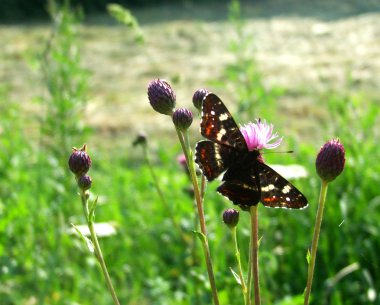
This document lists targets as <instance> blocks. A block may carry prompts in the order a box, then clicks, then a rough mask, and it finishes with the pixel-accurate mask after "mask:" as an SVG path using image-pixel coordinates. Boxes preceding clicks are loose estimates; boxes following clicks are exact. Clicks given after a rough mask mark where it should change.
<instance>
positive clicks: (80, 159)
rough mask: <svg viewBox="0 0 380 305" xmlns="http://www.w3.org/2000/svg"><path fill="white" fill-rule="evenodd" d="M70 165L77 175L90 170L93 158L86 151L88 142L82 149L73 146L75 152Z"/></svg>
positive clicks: (70, 159)
mask: <svg viewBox="0 0 380 305" xmlns="http://www.w3.org/2000/svg"><path fill="white" fill-rule="evenodd" d="M69 167H70V170H71V171H72V172H73V173H74V174H75V176H77V177H80V176H83V175H84V174H86V173H87V172H88V170H89V169H90V167H91V158H90V156H89V155H88V154H87V152H86V144H85V145H83V147H82V148H80V149H77V148H73V153H72V154H71V156H70V158H69Z"/></svg>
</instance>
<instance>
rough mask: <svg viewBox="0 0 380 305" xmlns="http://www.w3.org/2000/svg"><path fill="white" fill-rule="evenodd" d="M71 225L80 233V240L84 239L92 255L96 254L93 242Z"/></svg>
mask: <svg viewBox="0 0 380 305" xmlns="http://www.w3.org/2000/svg"><path fill="white" fill-rule="evenodd" d="M71 225H72V226H73V228H74V229H75V231H76V232H77V233H78V235H79V236H80V238H82V240H83V241H84V242H85V243H86V245H87V248H88V250H89V251H90V252H91V253H94V245H93V244H92V241H91V240H90V239H89V238H87V237H86V236H84V235H83V233H82V232H81V231H80V230H79V229H78V228H77V227H76V226H75V225H74V224H71Z"/></svg>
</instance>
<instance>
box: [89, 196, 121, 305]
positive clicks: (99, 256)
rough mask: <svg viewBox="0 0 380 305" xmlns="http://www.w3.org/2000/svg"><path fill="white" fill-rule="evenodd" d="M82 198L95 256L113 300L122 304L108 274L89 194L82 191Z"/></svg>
mask: <svg viewBox="0 0 380 305" xmlns="http://www.w3.org/2000/svg"><path fill="white" fill-rule="evenodd" d="M81 199H82V206H83V211H84V214H85V217H86V220H87V225H88V228H89V230H90V233H91V241H92V244H93V246H94V251H95V256H96V258H97V260H98V262H99V264H100V267H101V269H102V272H103V276H104V279H105V281H106V284H107V287H108V290H109V292H110V294H111V296H112V299H113V302H114V303H115V305H120V303H119V300H118V298H117V295H116V292H115V289H114V288H113V285H112V281H111V277H110V276H109V274H108V270H107V266H106V263H105V261H104V258H103V253H102V250H101V248H100V245H99V241H98V238H97V236H96V232H95V227H94V221H93V219H92V216H91V215H90V212H89V209H88V194H87V193H86V192H81Z"/></svg>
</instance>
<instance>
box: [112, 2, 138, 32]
mask: <svg viewBox="0 0 380 305" xmlns="http://www.w3.org/2000/svg"><path fill="white" fill-rule="evenodd" d="M107 10H108V12H109V13H110V15H111V16H112V17H113V18H115V19H116V20H117V21H119V22H120V23H122V24H125V25H126V26H129V27H131V28H135V27H137V26H138V23H137V20H136V18H135V17H134V16H133V15H132V13H131V12H130V11H129V10H128V9H126V8H124V7H122V6H121V5H119V4H116V3H111V4H108V6H107Z"/></svg>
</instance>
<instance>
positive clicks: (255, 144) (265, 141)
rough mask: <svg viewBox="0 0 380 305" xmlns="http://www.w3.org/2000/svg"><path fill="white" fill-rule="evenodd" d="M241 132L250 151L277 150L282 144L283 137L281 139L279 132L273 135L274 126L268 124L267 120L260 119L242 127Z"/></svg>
mask: <svg viewBox="0 0 380 305" xmlns="http://www.w3.org/2000/svg"><path fill="white" fill-rule="evenodd" d="M240 131H241V133H242V134H243V136H244V139H245V142H246V143H247V147H248V150H249V151H252V150H260V149H263V148H267V149H272V148H276V147H277V146H279V145H280V144H281V142H282V137H281V138H279V137H278V135H277V132H276V133H275V134H273V125H272V124H267V122H266V121H265V120H264V121H261V120H260V119H258V120H256V123H249V124H246V125H243V126H241V127H240ZM273 141H274V142H273ZM270 142H271V143H270Z"/></svg>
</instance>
